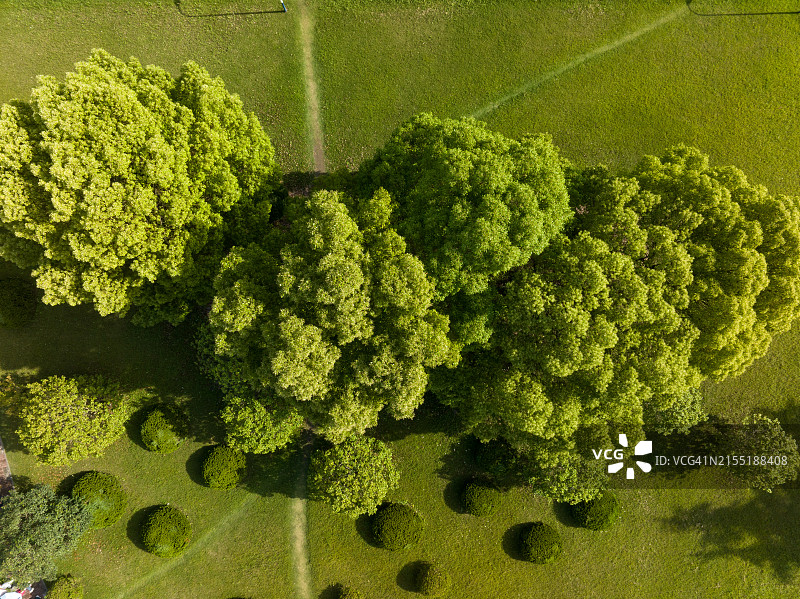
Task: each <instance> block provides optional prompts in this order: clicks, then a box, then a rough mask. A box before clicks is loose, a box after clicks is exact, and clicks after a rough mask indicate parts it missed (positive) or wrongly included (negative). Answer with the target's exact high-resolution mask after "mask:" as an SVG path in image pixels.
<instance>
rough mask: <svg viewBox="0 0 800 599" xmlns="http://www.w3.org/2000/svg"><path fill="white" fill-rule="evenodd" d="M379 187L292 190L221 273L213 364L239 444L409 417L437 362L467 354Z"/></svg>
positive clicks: (334, 433) (278, 441)
mask: <svg viewBox="0 0 800 599" xmlns="http://www.w3.org/2000/svg"><path fill="white" fill-rule="evenodd" d="M390 214H391V201H390V198H389V195H388V194H387V193H386V192H385V191H383V190H381V191H379V192H377V193H376V194H375V195H374V196H372V197H370V198H368V199H365V200H360V201H354V200H350V199H349V198H347V197H346V196H344V195H342V194H340V193H338V192H332V191H321V192H317V193H315V194H314V195H313V196H312V197H310V198H291V199H290V201H289V202H288V203H287V206H286V209H285V213H284V216H283V218H282V219H281V220H279V221H278V222H277V223H276V224H275V226H274V227H272V228H271V229H270V230H269V231H268V232H266V233H265V237H264V239H263V240H262V242H261V243H259V244H251V245H249V246H246V247H236V248H234V249H233V250H232V251H231V252H230V253H229V254H228V256H226V258H225V259H224V260H223V263H222V267H221V269H220V273H219V276H218V277H217V279H216V282H215V289H216V296H215V298H214V303H213V306H212V309H211V314H210V331H211V339H210V340H209V341H210V346H209V347H208V348H207V349H206V352H207V354H208V355H209V356H210V357H211V362H212V364H213V366H212V373H213V374H214V376H215V377H216V378H217V380H218V381H219V382H220V383H221V384H222V386H223V387H224V388H225V390H226V391H227V392H228V394H229V406H228V408H227V409H226V410H225V412H224V418H225V420H226V421H227V423H228V425H229V429H228V430H229V442H230V443H232V444H234V445H235V446H238V447H241V448H242V449H248V450H255V449H259V450H262V451H263V450H269V449H274V448H277V447H279V446H280V445H283V444H285V442H287V441H288V439H289V438H290V437H291V434H292V431H296V430H297V429H298V428H299V427H300V425H301V424H302V422H303V419H305V420H307V421H308V422H309V423H310V424H311V426H313V427H314V428H315V429H317V430H318V431H320V432H322V433H323V434H324V435H325V436H327V437H328V438H329V439H331V440H332V441H334V442H338V441H341V440H343V439H344V438H346V437H347V436H348V435H350V434H351V433H360V432H363V431H364V430H365V429H366V428H368V427H370V426H373V425H374V424H375V423H376V422H377V417H378V413H379V412H380V411H381V410H382V409H384V408H385V409H386V410H388V412H389V413H391V414H392V415H393V416H394V417H396V418H408V417H411V416H412V415H413V414H414V410H415V409H416V407H417V406H419V404H420V403H421V402H422V399H423V394H424V392H425V389H426V386H427V378H428V374H427V372H428V370H429V369H430V368H432V367H435V366H438V365H440V364H443V363H445V362H449V363H454V362H455V360H456V359H457V356H456V354H455V353H454V351H453V348H452V346H451V344H450V342H449V341H448V339H447V331H448V321H447V318H446V317H444V316H442V315H441V314H439V313H438V312H436V311H435V310H433V309H431V302H432V298H433V286H432V285H431V283H430V282H429V280H428V278H427V276H426V274H425V271H424V268H423V266H422V264H421V263H420V261H419V260H418V259H416V258H415V257H413V256H411V255H410V254H409V253H407V252H406V245H405V242H404V241H403V239H402V238H401V237H400V236H399V235H398V234H397V233H396V232H395V231H394V230H393V229H392V228H391V226H390V224H389V219H390Z"/></svg>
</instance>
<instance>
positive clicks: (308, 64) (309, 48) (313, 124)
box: [296, 0, 325, 172]
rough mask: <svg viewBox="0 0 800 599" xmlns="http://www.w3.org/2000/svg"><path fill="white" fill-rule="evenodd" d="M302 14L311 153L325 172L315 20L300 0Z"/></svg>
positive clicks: (318, 169)
mask: <svg viewBox="0 0 800 599" xmlns="http://www.w3.org/2000/svg"><path fill="white" fill-rule="evenodd" d="M296 5H297V10H298V11H299V12H300V44H301V45H302V47H303V72H304V80H305V84H306V115H307V119H308V128H309V133H310V134H311V151H312V157H313V161H314V170H315V171H319V172H324V171H325V145H324V140H323V136H322V118H321V116H320V111H319V90H318V88H317V79H316V77H315V75H314V19H313V18H312V16H311V13H310V12H309V10H308V6H306V3H305V1H304V0H298V1H297V3H296Z"/></svg>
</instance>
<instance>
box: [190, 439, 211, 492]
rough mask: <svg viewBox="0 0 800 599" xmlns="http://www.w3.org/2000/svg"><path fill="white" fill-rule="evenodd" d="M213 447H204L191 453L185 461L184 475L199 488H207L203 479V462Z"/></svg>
mask: <svg viewBox="0 0 800 599" xmlns="http://www.w3.org/2000/svg"><path fill="white" fill-rule="evenodd" d="M212 447H214V446H213V445H205V446H203V447H201V448H200V449H198V450H197V451H195V452H194V453H192V455H190V456H189V459H188V460H186V474H188V475H189V478H190V479H192V482H195V483H197V484H198V485H200V486H203V487H208V485H207V484H206V481H205V480H204V479H203V462H204V461H205V459H206V456H207V455H208V453H209V452H210V451H211V449H212Z"/></svg>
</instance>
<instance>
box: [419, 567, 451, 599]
mask: <svg viewBox="0 0 800 599" xmlns="http://www.w3.org/2000/svg"><path fill="white" fill-rule="evenodd" d="M416 583H417V590H418V591H419V592H420V593H422V594H423V595H429V596H431V597H441V596H442V595H444V594H445V593H446V592H447V591H449V590H450V586H451V585H452V580H451V579H450V574H449V573H448V572H447V570H445V569H444V568H442V567H441V566H439V565H438V564H434V563H431V562H424V563H422V564H420V566H419V569H418V570H417V580H416Z"/></svg>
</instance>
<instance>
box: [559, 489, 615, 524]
mask: <svg viewBox="0 0 800 599" xmlns="http://www.w3.org/2000/svg"><path fill="white" fill-rule="evenodd" d="M570 512H571V513H572V517H573V518H574V519H575V522H577V523H578V524H580V525H581V526H584V527H586V528H588V529H589V530H608V529H609V528H611V527H612V526H613V525H614V522H616V521H617V518H618V517H619V501H618V500H617V496H616V495H614V493H612V492H611V491H609V490H605V491H603V492H602V493H600V494H599V495H598V496H597V497H595V498H594V499H590V500H589V501H581V502H580V503H576V504H575V505H572V506H570Z"/></svg>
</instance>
